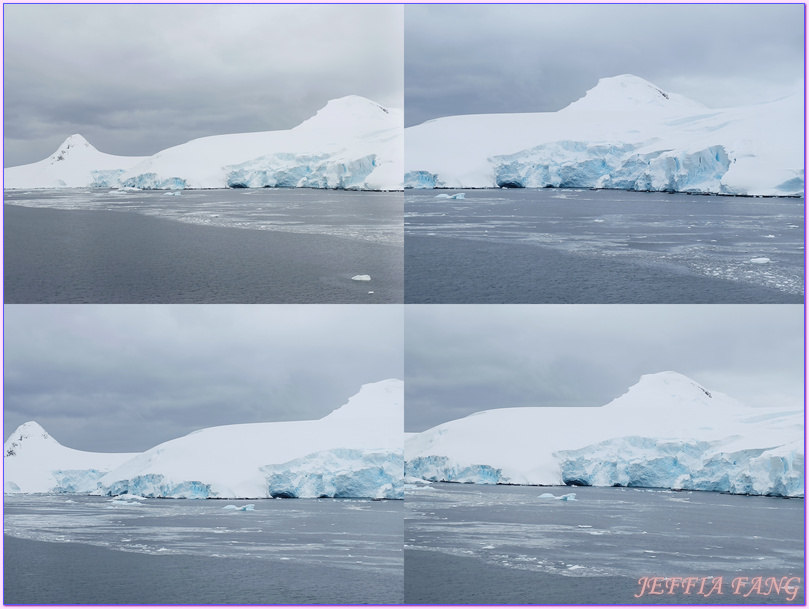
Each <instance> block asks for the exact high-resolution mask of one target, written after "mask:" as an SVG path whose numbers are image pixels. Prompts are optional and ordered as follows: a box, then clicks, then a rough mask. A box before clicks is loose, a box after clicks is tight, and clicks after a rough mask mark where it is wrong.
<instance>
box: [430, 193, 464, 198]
mask: <svg viewBox="0 0 809 609" xmlns="http://www.w3.org/2000/svg"><path fill="white" fill-rule="evenodd" d="M435 198H436V199H465V198H466V194H465V193H462V192H459V193H456V194H454V195H448V194H444V193H442V194H440V195H436V196H435Z"/></svg>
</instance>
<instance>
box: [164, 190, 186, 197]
mask: <svg viewBox="0 0 809 609" xmlns="http://www.w3.org/2000/svg"><path fill="white" fill-rule="evenodd" d="M181 194H183V193H181V192H178V191H173V190H172V191H169V192H167V193H164V195H163V196H164V197H179V196H180V195H181Z"/></svg>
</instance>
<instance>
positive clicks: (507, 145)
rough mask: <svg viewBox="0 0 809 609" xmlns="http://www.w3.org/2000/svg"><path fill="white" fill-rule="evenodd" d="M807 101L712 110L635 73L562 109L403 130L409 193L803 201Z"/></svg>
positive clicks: (434, 122) (435, 122) (603, 84)
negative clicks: (550, 191)
mask: <svg viewBox="0 0 809 609" xmlns="http://www.w3.org/2000/svg"><path fill="white" fill-rule="evenodd" d="M803 131H804V108H803V97H802V96H801V95H795V96H792V97H787V98H784V99H780V100H777V101H773V102H771V103H766V104H759V105H754V106H748V107H739V108H724V109H711V108H707V107H705V106H703V105H702V104H699V103H697V102H695V101H692V100H689V99H687V98H685V97H683V96H681V95H677V94H674V93H669V92H666V91H663V90H662V89H660V88H658V87H656V86H655V85H653V84H651V83H649V82H647V81H645V80H643V79H642V78H638V77H637V76H631V75H622V76H615V77H612V78H603V79H601V80H600V81H599V82H598V84H597V85H596V86H595V87H594V88H593V89H591V90H589V91H588V92H587V93H586V94H585V96H584V97H583V98H581V99H579V100H578V101H575V102H573V103H572V104H570V105H569V106H567V107H566V108H563V109H562V110H559V111H558V112H543V113H533V114H488V115H468V116H451V117H446V118H440V119H435V120H431V121H427V122H426V123H423V124H421V125H417V126H414V127H410V128H408V129H406V130H405V145H406V148H407V158H406V164H405V172H406V173H405V188H442V187H445V188H493V187H506V188H542V187H558V188H615V189H624V190H646V191H672V192H692V193H714V194H732V195H764V196H803V189H804V144H803Z"/></svg>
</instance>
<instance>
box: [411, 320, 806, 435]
mask: <svg viewBox="0 0 809 609" xmlns="http://www.w3.org/2000/svg"><path fill="white" fill-rule="evenodd" d="M405 335H406V341H405V430H406V431H423V430H425V429H428V428H430V427H434V426H435V425H438V424H439V423H442V422H444V421H448V420H452V419H457V418H460V417H464V416H466V415H469V414H472V413H474V412H480V411H482V410H491V409H494V408H505V407H516V406H603V405H604V404H607V403H608V402H609V401H611V400H612V399H613V398H616V397H618V396H619V395H622V394H623V393H625V392H626V390H627V389H628V388H629V387H630V386H632V385H634V384H635V383H637V381H638V380H639V379H640V377H641V375H643V374H651V373H656V372H664V371H668V370H672V371H674V372H679V373H681V374H684V375H686V376H688V377H689V378H691V379H692V380H694V381H696V382H698V383H700V384H701V385H703V386H704V387H705V388H706V389H708V390H713V391H719V392H722V393H725V394H727V395H730V396H732V397H734V398H736V399H738V400H740V401H742V402H744V403H746V404H749V405H750V406H778V407H784V408H791V409H801V408H802V407H803V307H802V306H800V305H762V306H755V305H753V306H748V305H726V306H722V305H686V306H682V305H680V306H668V305H534V306H531V305H527V306H526V305H496V306H488V305H472V306H470V305H437V306H436V305H420V306H419V305H412V306H408V307H406V308H405Z"/></svg>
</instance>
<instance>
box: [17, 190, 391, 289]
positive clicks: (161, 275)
mask: <svg viewBox="0 0 809 609" xmlns="http://www.w3.org/2000/svg"><path fill="white" fill-rule="evenodd" d="M4 202H5V205H4V255H5V261H4V271H5V302H6V303H59V302H61V303H81V302H94V303H118V302H130V303H222V302H232V303H392V302H402V299H403V268H402V265H403V228H402V194H401V193H375V192H348V191H330V190H314V189H256V190H249V189H237V190H234V189H224V190H188V191H173V192H163V191H126V190H108V189H61V190H31V191H17V190H12V191H8V190H7V191H5V192H4ZM361 275H368V276H370V277H371V280H370V281H357V280H353V279H352V278H353V277H356V276H361Z"/></svg>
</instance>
